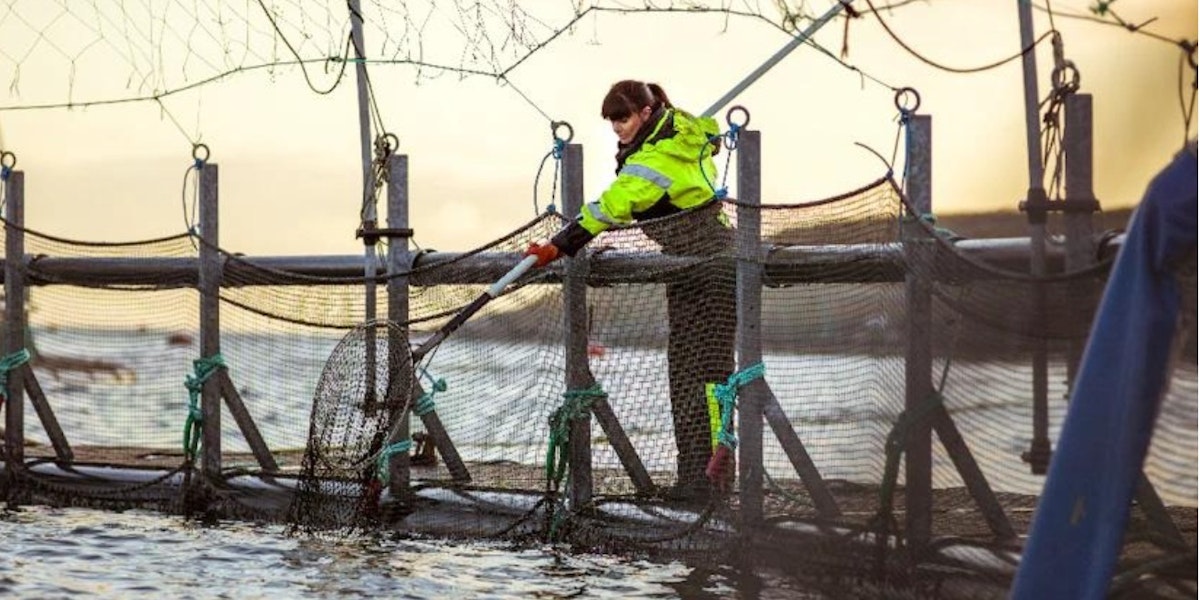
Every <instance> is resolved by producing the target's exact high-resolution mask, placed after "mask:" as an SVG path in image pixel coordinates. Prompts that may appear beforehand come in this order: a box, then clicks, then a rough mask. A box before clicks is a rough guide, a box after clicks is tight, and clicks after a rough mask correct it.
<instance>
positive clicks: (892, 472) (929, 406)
mask: <svg viewBox="0 0 1200 600" xmlns="http://www.w3.org/2000/svg"><path fill="white" fill-rule="evenodd" d="M944 402H945V399H944V398H943V397H942V393H941V392H940V391H938V390H934V391H932V392H930V394H929V396H928V397H927V398H926V399H925V402H923V403H921V404H920V405H919V406H917V407H915V408H913V409H912V410H905V411H902V412H901V413H900V414H899V415H898V416H897V417H896V423H895V424H894V425H892V430H891V431H889V432H888V436H887V440H886V441H885V442H884V452H885V455H886V460H885V462H884V467H883V481H882V482H880V484H879V510H878V511H877V512H876V513H875V516H874V517H873V518H872V521H874V522H875V525H876V527H877V528H878V531H877V535H876V547H877V556H876V560H877V563H878V564H877V567H878V568H879V569H883V561H884V557H885V556H886V553H887V547H888V536H889V535H890V534H891V532H893V531H898V530H899V526H898V525H897V523H896V517H895V515H893V514H892V500H893V497H894V496H895V494H896V483H897V480H898V479H899V476H900V458H901V456H902V455H903V454H904V445H905V444H906V443H907V442H908V441H909V438H911V437H912V434H913V432H914V431H916V430H917V428H918V426H920V425H921V424H923V423H925V422H926V421H928V420H929V417H930V415H932V414H933V412H934V411H935V410H937V409H938V408H940V407H941V406H942V405H943V404H944ZM899 544H900V540H897V545H899Z"/></svg>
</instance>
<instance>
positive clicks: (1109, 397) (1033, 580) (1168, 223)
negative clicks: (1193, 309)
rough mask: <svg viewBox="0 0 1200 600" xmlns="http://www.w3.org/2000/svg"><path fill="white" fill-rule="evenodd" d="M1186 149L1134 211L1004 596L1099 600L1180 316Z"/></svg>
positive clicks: (1189, 225) (1190, 192) (1187, 235)
mask: <svg viewBox="0 0 1200 600" xmlns="http://www.w3.org/2000/svg"><path fill="white" fill-rule="evenodd" d="M1196 191H1197V175H1196V150H1195V144H1194V143H1193V144H1191V145H1190V146H1189V148H1188V149H1185V150H1184V151H1181V152H1180V153H1179V154H1177V155H1176V156H1175V158H1174V160H1172V162H1171V163H1170V164H1169V165H1168V166H1167V167H1166V168H1164V169H1163V170H1162V171H1161V172H1159V173H1158V175H1157V176H1155V178H1154V180H1153V181H1151V182H1150V185H1149V186H1148V187H1147V189H1146V193H1145V195H1144V196H1143V198H1142V201H1141V203H1140V204H1139V205H1138V207H1137V208H1136V209H1135V211H1134V215H1133V218H1132V219H1131V222H1130V225H1129V228H1128V232H1127V233H1126V237H1125V241H1124V243H1123V244H1122V245H1121V250H1120V252H1119V253H1118V255H1117V259H1116V264H1115V265H1114V266H1113V270H1112V272H1111V274H1110V276H1109V280H1108V284H1107V286H1106V287H1105V290H1104V296H1103V297H1102V299H1101V301H1100V307H1099V311H1098V313H1097V315H1096V320H1095V322H1094V324H1093V327H1092V332H1091V336H1090V337H1089V338H1088V342H1087V346H1086V348H1085V350H1084V353H1083V358H1082V362H1081V363H1080V368H1079V374H1078V378H1077V379H1076V382H1075V387H1074V389H1073V390H1072V391H1071V398H1070V405H1069V406H1068V408H1067V416H1066V420H1065V421H1064V422H1063V428H1062V433H1061V435H1060V437H1059V440H1058V446H1057V448H1056V449H1055V451H1054V456H1053V458H1052V459H1051V462H1050V470H1049V472H1048V474H1047V478H1046V486H1045V489H1044V490H1043V492H1042V497H1041V500H1040V501H1039V503H1038V507H1037V512H1036V514H1035V516H1034V521H1033V527H1032V529H1031V530H1030V535H1029V539H1028V542H1027V543H1026V545H1025V550H1024V552H1023V553H1022V558H1021V564H1020V567H1019V569H1018V571H1017V576H1016V580H1015V581H1014V583H1013V588H1012V597H1013V598H1016V599H1022V600H1024V599H1035V598H1037V599H1041V598H1055V599H1060V598H1062V599H1068V598H1102V597H1104V596H1105V595H1106V594H1107V592H1108V588H1109V582H1110V580H1111V579H1112V575H1113V569H1114V566H1115V565H1116V561H1117V557H1118V555H1119V554H1120V551H1121V544H1122V540H1123V537H1124V534H1125V527H1126V524H1127V522H1128V520H1129V511H1130V505H1131V502H1132V499H1133V496H1134V492H1135V491H1136V488H1137V483H1138V480H1139V477H1140V474H1141V469H1142V462H1143V461H1144V459H1145V457H1146V451H1147V448H1148V447H1149V444H1150V437H1151V433H1152V432H1153V430H1154V422H1155V419H1156V417H1157V414H1158V408H1159V402H1160V400H1161V398H1162V394H1163V392H1164V391H1165V385H1166V382H1167V378H1168V376H1169V373H1168V370H1169V368H1170V362H1171V348H1172V341H1173V337H1174V334H1175V329H1176V326H1177V323H1178V316H1179V309H1180V290H1179V283H1178V281H1177V278H1176V275H1175V269H1176V268H1177V266H1179V264H1180V263H1181V262H1182V261H1183V260H1186V259H1188V258H1189V257H1191V256H1194V254H1195V252H1196V195H1197V194H1196Z"/></svg>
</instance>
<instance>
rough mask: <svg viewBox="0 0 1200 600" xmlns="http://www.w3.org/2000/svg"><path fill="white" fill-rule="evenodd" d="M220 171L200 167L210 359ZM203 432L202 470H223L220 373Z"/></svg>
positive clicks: (209, 394)
mask: <svg viewBox="0 0 1200 600" xmlns="http://www.w3.org/2000/svg"><path fill="white" fill-rule="evenodd" d="M217 186H218V171H217V165H216V164H214V163H204V164H203V165H202V166H201V167H200V237H201V239H203V240H204V243H203V244H200V273H199V288H200V357H201V358H202V359H209V358H212V357H213V356H216V355H217V354H220V352H221V305H220V302H221V299H220V292H221V269H222V267H221V253H220V251H219V250H218V248H220V239H221V238H220V236H219V234H218V231H217V225H218V224H219V223H220V220H219V218H218V197H217ZM200 412H201V415H202V417H201V424H202V425H201V436H202V439H203V444H204V454H203V456H202V457H201V463H200V465H201V470H202V471H204V472H205V473H207V474H209V475H214V476H215V475H219V474H220V473H221V388H220V385H219V381H218V378H217V377H209V378H208V379H207V380H206V381H204V383H203V387H202V388H201V392H200Z"/></svg>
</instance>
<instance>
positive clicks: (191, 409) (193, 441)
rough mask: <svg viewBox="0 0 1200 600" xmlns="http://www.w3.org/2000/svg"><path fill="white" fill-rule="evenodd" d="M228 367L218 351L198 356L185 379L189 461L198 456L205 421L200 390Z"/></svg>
mask: <svg viewBox="0 0 1200 600" xmlns="http://www.w3.org/2000/svg"><path fill="white" fill-rule="evenodd" d="M223 368H226V365H225V358H224V357H222V356H221V353H220V352H218V353H216V354H214V355H212V356H209V357H202V358H197V359H196V360H193V361H192V369H193V370H194V371H195V372H194V373H193V374H191V375H188V376H187V378H186V379H184V382H183V385H184V387H186V388H187V390H188V415H187V420H186V421H184V424H183V454H184V456H185V457H187V459H188V460H189V461H191V460H193V459H195V458H196V449H197V448H199V446H200V427H199V425H200V424H201V423H202V422H203V421H204V411H203V410H201V408H200V392H201V391H203V390H204V383H205V382H207V381H208V380H209V378H210V377H212V376H213V374H214V373H216V372H217V370H218V369H223Z"/></svg>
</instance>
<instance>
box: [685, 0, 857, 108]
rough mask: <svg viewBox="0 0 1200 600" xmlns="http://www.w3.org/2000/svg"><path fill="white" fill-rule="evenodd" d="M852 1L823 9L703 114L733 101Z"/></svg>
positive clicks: (847, 0) (848, 0)
mask: <svg viewBox="0 0 1200 600" xmlns="http://www.w3.org/2000/svg"><path fill="white" fill-rule="evenodd" d="M852 2H853V0H846V1H845V2H838V3H837V4H834V5H833V6H832V7H830V8H829V10H827V11H825V14H823V15H821V16H820V17H818V18H817V20H815V21H813V22H812V25H809V26H808V29H805V30H804V31H802V32H800V35H797V36H796V37H794V38H792V39H791V40H790V41H789V42H788V43H787V44H786V45H785V46H784V47H782V48H780V49H779V51H778V52H776V53H775V54H773V55H772V56H771V58H768V59H767V60H766V62H764V63H763V64H761V65H759V66H758V68H756V69H754V71H752V72H751V73H750V74H749V75H747V76H746V78H745V79H742V80H741V81H739V82H738V84H737V85H735V86H733V89H731V90H729V91H728V92H726V93H725V95H724V96H721V99H720V100H717V101H716V102H714V103H713V105H712V106H710V107H708V109H707V110H705V111H704V116H706V117H711V116H713V115H715V114H717V111H719V110H721V109H722V108H724V107H725V105H726V104H729V103H730V102H733V99H734V98H737V97H738V94H741V93H742V92H743V91H744V90H745V89H746V88H748V87H750V86H751V85H753V84H754V82H755V81H758V78H759V77H762V76H763V75H765V74H766V73H767V71H770V70H771V69H773V68H774V67H775V65H777V64H779V61H781V60H783V59H784V57H786V56H787V55H788V54H791V53H792V50H795V49H796V48H799V47H800V44H803V43H804V42H807V41H808V40H809V38H811V37H812V36H813V34H814V33H816V32H817V30H819V29H821V28H822V27H824V26H825V24H826V23H828V22H829V20H830V19H832V18H834V17H836V16H837V15H838V13H840V12H842V10H844V9H845V8H846V7H847V6H849V5H850V4H852Z"/></svg>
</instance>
